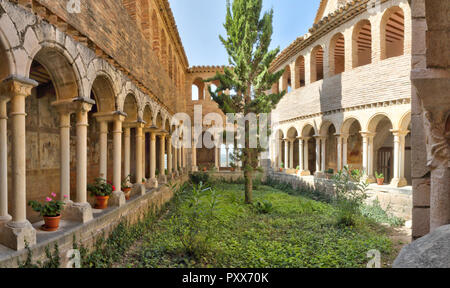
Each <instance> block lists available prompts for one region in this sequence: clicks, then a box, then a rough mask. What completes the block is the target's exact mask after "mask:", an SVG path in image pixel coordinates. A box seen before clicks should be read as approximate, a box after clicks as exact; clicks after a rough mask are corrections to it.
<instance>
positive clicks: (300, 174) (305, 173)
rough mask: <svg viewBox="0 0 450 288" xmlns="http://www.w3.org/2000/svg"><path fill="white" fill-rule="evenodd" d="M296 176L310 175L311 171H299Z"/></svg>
mask: <svg viewBox="0 0 450 288" xmlns="http://www.w3.org/2000/svg"><path fill="white" fill-rule="evenodd" d="M298 174H299V175H298V176H311V172H310V171H309V170H305V171H299V172H298Z"/></svg>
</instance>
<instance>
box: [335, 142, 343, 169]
mask: <svg viewBox="0 0 450 288" xmlns="http://www.w3.org/2000/svg"><path fill="white" fill-rule="evenodd" d="M336 138H337V170H338V171H340V170H342V136H341V135H336Z"/></svg>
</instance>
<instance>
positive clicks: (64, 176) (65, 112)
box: [55, 104, 72, 201]
mask: <svg viewBox="0 0 450 288" xmlns="http://www.w3.org/2000/svg"><path fill="white" fill-rule="evenodd" d="M55 106H56V109H57V110H58V113H59V143H60V144H59V145H60V148H59V149H60V157H61V160H60V163H61V164H60V165H61V168H60V194H61V195H60V197H61V198H60V199H61V200H63V201H70V114H71V112H72V111H71V109H70V108H69V107H68V106H69V105H67V104H66V105H58V104H56V105H55Z"/></svg>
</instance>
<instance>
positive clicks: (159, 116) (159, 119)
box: [154, 111, 164, 129]
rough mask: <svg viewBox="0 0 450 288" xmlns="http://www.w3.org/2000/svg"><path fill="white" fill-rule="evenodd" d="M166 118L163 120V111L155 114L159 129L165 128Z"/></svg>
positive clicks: (156, 124)
mask: <svg viewBox="0 0 450 288" xmlns="http://www.w3.org/2000/svg"><path fill="white" fill-rule="evenodd" d="M163 121H164V120H163V116H162V113H161V111H158V112H157V113H156V116H155V123H154V124H155V126H156V127H157V128H158V129H163V125H164V122H163Z"/></svg>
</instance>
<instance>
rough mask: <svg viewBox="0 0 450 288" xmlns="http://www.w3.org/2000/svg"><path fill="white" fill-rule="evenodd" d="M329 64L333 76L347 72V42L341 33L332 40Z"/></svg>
mask: <svg viewBox="0 0 450 288" xmlns="http://www.w3.org/2000/svg"><path fill="white" fill-rule="evenodd" d="M329 63H330V73H331V75H337V74H340V73H342V72H344V71H345V41H344V35H342V34H341V33H338V34H336V35H334V37H333V38H332V39H331V45H330V58H329Z"/></svg>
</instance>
